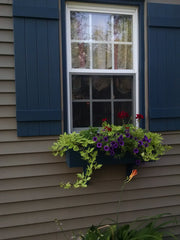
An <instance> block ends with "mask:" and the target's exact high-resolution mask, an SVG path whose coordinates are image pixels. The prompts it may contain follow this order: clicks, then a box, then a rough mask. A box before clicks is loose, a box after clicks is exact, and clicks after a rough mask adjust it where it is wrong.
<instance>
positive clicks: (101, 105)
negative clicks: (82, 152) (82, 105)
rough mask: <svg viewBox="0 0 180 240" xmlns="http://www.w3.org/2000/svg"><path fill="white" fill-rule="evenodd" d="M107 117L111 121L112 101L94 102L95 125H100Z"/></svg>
mask: <svg viewBox="0 0 180 240" xmlns="http://www.w3.org/2000/svg"><path fill="white" fill-rule="evenodd" d="M103 118H107V121H108V122H109V123H110V122H111V103H110V102H94V103H93V126H96V127H100V126H101V125H102V119H103Z"/></svg>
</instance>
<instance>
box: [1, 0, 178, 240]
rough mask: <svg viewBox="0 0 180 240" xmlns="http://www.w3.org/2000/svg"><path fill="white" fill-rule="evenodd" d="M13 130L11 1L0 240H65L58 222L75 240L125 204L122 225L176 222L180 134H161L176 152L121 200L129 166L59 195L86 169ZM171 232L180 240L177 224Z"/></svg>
mask: <svg viewBox="0 0 180 240" xmlns="http://www.w3.org/2000/svg"><path fill="white" fill-rule="evenodd" d="M2 11H3V12H2ZM16 128H17V126H16V101H15V74H14V44H13V20H12V1H9V0H0V240H7V239H8V240H64V239H65V238H64V236H63V234H62V233H61V232H59V231H58V230H57V227H56V225H55V223H54V219H55V218H59V219H60V220H61V222H62V223H63V228H64V230H65V231H66V233H67V234H69V236H70V233H71V232H72V231H76V232H78V231H80V230H85V229H86V228H87V227H89V226H90V225H91V224H98V223H100V222H101V221H102V220H103V219H105V218H112V219H115V217H116V210H117V206H118V205H117V202H118V200H119V198H120V197H121V198H122V202H121V204H120V208H119V212H120V214H119V221H120V222H121V223H123V222H124V223H125V222H131V221H133V220H134V219H136V218H137V217H142V216H152V215H155V214H159V213H165V212H169V213H171V214H172V216H176V217H177V218H179V216H180V161H179V159H180V132H172V133H164V136H165V143H169V144H172V146H173V149H172V150H171V151H170V152H169V153H168V154H167V155H166V156H164V157H163V158H162V159H161V160H160V161H158V162H156V163H148V164H146V165H145V166H144V167H143V168H142V169H141V170H140V171H139V174H138V176H137V177H136V178H135V179H134V180H133V181H132V182H131V183H130V184H128V185H127V186H126V190H125V192H124V193H123V194H122V193H120V188H121V184H122V181H123V179H124V178H125V175H126V170H125V166H119V167H113V166H109V167H107V166H105V167H103V168H102V169H101V170H99V171H97V172H96V173H95V174H94V177H93V179H92V181H91V182H90V184H89V186H88V188H87V189H78V190H74V189H72V190H64V189H60V188H59V187H58V184H59V182H60V181H68V180H73V179H74V177H75V173H76V172H79V171H81V169H80V168H72V169H70V168H68V167H67V165H66V163H65V158H59V157H53V156H52V154H51V152H50V146H51V145H52V143H53V141H54V140H55V139H56V137H53V136H51V137H28V138H26V137H17V131H16ZM164 219H166V220H169V219H170V217H169V216H167V217H165V218H164ZM167 229H168V230H170V229H171V230H174V231H175V233H176V234H177V236H178V237H179V238H180V224H178V225H177V226H171V227H170V228H167ZM69 238H70V237H69Z"/></svg>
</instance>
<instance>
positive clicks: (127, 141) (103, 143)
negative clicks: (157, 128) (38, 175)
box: [52, 115, 171, 189]
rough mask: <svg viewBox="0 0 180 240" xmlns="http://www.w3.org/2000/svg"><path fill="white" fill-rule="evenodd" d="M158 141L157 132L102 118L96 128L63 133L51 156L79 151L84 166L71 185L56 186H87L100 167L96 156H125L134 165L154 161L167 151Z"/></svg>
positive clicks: (159, 138)
mask: <svg viewBox="0 0 180 240" xmlns="http://www.w3.org/2000/svg"><path fill="white" fill-rule="evenodd" d="M141 116H142V115H141ZM162 141H163V138H162V136H161V135H160V134H159V133H154V132H149V131H146V130H145V129H142V128H137V127H136V126H134V125H133V124H123V125H120V126H115V125H113V124H109V123H108V122H107V121H106V119H103V122H102V127H101V128H100V129H99V128H97V127H90V128H89V129H88V130H82V131H80V132H79V133H76V132H73V133H70V134H67V133H64V134H62V135H60V137H59V139H58V140H57V141H56V142H55V143H54V144H53V146H52V152H53V154H54V156H58V155H59V156H61V157H62V156H64V154H65V153H66V152H67V151H69V150H73V151H75V152H79V153H80V155H81V158H82V159H83V160H84V161H86V162H87V163H88V164H87V170H86V172H85V173H84V172H82V173H78V174H77V181H76V182H75V183H74V184H73V183H70V182H67V183H61V184H60V186H61V187H63V188H66V189H68V188H71V187H74V188H78V187H87V182H88V181H89V180H90V179H91V176H92V173H93V171H94V170H96V169H99V168H101V167H102V165H101V164H98V163H97V161H96V159H97V156H98V154H99V153H104V154H106V155H109V156H114V157H115V158H121V157H123V156H125V155H126V154H129V155H132V156H133V157H135V158H136V159H137V160H136V164H137V165H140V164H141V162H148V161H151V160H152V161H156V160H158V159H159V157H160V156H161V155H163V154H165V152H166V151H167V150H169V149H170V148H171V147H170V146H165V145H163V143H162Z"/></svg>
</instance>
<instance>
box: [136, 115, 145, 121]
mask: <svg viewBox="0 0 180 240" xmlns="http://www.w3.org/2000/svg"><path fill="white" fill-rule="evenodd" d="M136 119H139V120H140V119H144V116H143V115H142V114H136Z"/></svg>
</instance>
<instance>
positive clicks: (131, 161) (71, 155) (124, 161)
mask: <svg viewBox="0 0 180 240" xmlns="http://www.w3.org/2000/svg"><path fill="white" fill-rule="evenodd" d="M96 160H97V163H98V164H103V165H126V170H127V175H129V174H130V172H131V171H132V168H133V166H135V165H136V160H137V158H135V157H134V156H132V155H130V154H129V155H126V156H124V157H123V158H115V157H112V156H108V155H105V154H103V153H102V152H99V153H98V156H97V158H96ZM66 162H67V165H68V167H70V168H73V167H82V168H83V171H84V172H86V168H87V165H88V162H86V161H85V160H83V159H82V158H81V156H80V154H79V152H75V151H73V150H69V151H68V152H66Z"/></svg>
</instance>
